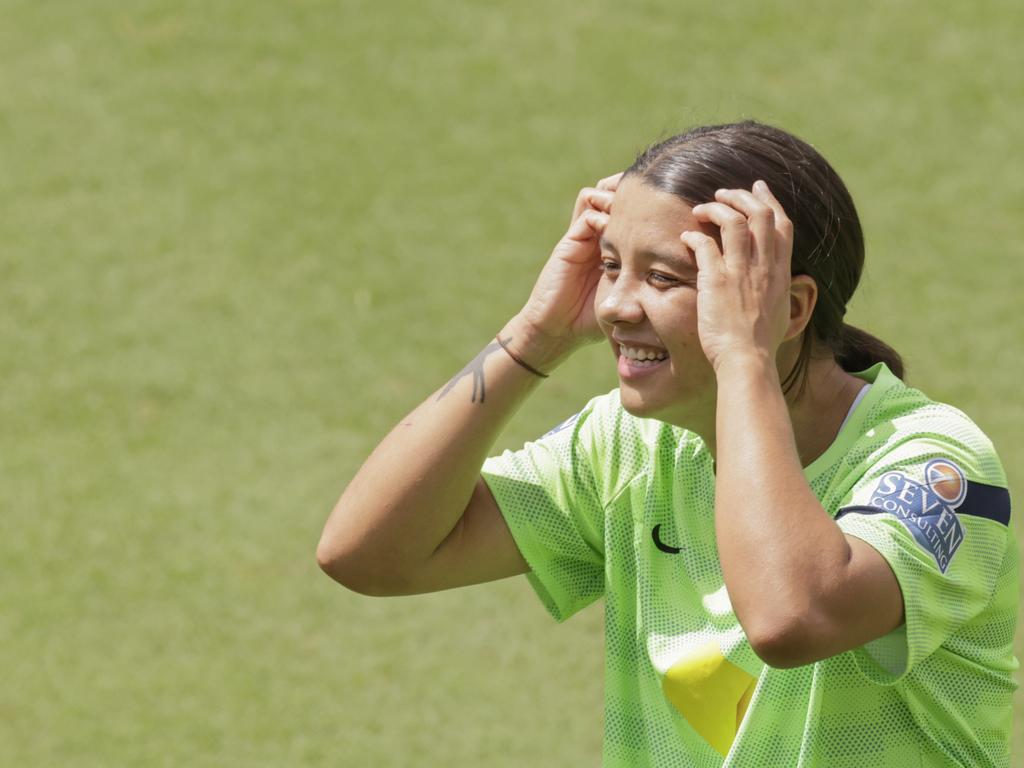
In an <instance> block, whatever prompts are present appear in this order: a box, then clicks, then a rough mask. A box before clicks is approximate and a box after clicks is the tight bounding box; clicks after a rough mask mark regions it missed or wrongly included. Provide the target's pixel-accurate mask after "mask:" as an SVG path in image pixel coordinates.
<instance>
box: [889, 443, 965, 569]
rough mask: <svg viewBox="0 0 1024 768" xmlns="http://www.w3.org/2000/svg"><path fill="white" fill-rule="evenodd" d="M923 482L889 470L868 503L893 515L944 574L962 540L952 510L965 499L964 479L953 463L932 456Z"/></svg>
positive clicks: (961, 529)
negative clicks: (929, 554) (928, 553)
mask: <svg viewBox="0 0 1024 768" xmlns="http://www.w3.org/2000/svg"><path fill="white" fill-rule="evenodd" d="M924 476H925V482H924V483H919V482H917V481H916V480H912V479H911V478H909V477H907V476H906V475H905V474H903V473H902V472H888V473H886V474H885V475H883V476H882V479H881V480H879V481H878V487H877V488H876V489H875V492H874V493H873V494H872V495H871V502H870V504H871V506H872V507H875V508H876V509H879V510H884V511H886V512H889V513H891V514H893V515H895V516H896V519H897V520H899V521H900V522H901V523H902V524H903V526H904V527H905V528H906V529H907V530H908V531H910V533H911V535H912V536H913V537H914V539H916V540H917V543H918V544H920V545H921V546H922V547H924V549H925V550H927V551H928V552H930V553H931V555H932V557H934V558H935V562H936V563H937V564H938V566H939V570H940V571H942V572H943V573H945V572H946V569H947V568H948V567H949V563H950V561H951V560H952V559H953V555H955V554H956V551H957V549H959V548H960V545H961V544H962V543H963V540H964V528H963V525H962V524H961V523H960V519H959V518H958V517H957V515H956V513H955V512H954V511H953V510H954V509H956V508H957V507H958V506H960V504H961V502H962V501H963V500H964V495H965V492H966V488H967V481H966V480H965V479H964V473H963V472H962V471H961V470H960V467H958V466H957V465H956V464H954V463H953V462H951V461H948V460H947V459H934V460H933V461H931V462H929V463H928V465H927V466H926V467H925V470H924Z"/></svg>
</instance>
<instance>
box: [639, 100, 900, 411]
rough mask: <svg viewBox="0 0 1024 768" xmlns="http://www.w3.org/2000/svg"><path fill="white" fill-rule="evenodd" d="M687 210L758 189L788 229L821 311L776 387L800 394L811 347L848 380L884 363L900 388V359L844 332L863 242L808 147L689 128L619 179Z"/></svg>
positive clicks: (731, 127) (734, 130)
mask: <svg viewBox="0 0 1024 768" xmlns="http://www.w3.org/2000/svg"><path fill="white" fill-rule="evenodd" d="M626 175H627V176H629V175H635V176H639V177H640V178H642V179H643V180H644V181H645V182H646V183H647V184H650V185H651V186H653V187H654V188H656V189H659V190H661V191H663V192H669V193H671V194H673V195H676V196H677V197H680V198H682V199H683V200H685V201H686V202H687V203H688V204H689V205H697V204H698V203H704V202H708V201H710V200H713V199H714V197H715V191H716V190H718V189H722V188H723V187H724V188H730V189H739V188H742V189H750V188H751V187H752V186H753V184H754V182H755V181H757V180H758V179H761V180H763V181H764V182H765V183H766V184H767V185H768V187H769V188H770V189H771V190H772V193H773V194H774V195H775V197H776V198H777V199H778V201H779V202H780V203H781V204H782V207H783V209H784V210H785V211H786V214H787V215H788V216H789V218H790V220H791V221H792V222H793V262H792V273H793V274H794V275H798V274H802V275H809V276H811V277H813V278H814V281H815V283H817V286H818V301H817V304H816V305H815V307H814V312H813V314H812V315H811V320H810V324H809V329H810V330H811V331H813V334H812V333H806V332H805V333H804V336H803V341H802V345H801V348H800V355H799V357H798V359H797V362H796V364H795V365H794V366H793V370H792V371H790V372H789V374H788V375H787V376H786V379H785V381H784V382H783V389H784V390H785V391H786V392H787V393H788V392H789V391H790V389H791V388H792V387H793V385H794V384H796V383H798V382H799V384H800V390H799V391H802V390H803V387H804V384H805V380H806V372H807V364H808V362H809V361H810V358H811V355H812V353H813V352H814V341H815V340H816V341H817V342H818V343H819V344H821V345H823V346H825V347H826V348H827V349H829V350H831V352H832V354H834V355H835V358H836V361H837V362H838V363H839V364H840V365H841V366H842V368H843V370H846V371H860V370H863V369H865V368H870V367H871V366H872V365H874V364H875V363H879V362H884V363H885V364H886V365H887V366H888V367H889V369H890V370H892V372H893V373H894V374H896V375H897V376H898V377H900V378H903V375H904V367H903V360H902V358H901V357H900V355H899V353H897V352H896V350H894V349H893V348H892V347H890V346H888V345H887V344H885V343H884V342H882V341H880V340H879V339H876V338H875V337H874V336H872V335H871V334H869V333H866V332H865V331H862V330H860V329H859V328H854V327H853V326H851V325H847V324H846V323H844V322H843V316H844V315H845V314H846V304H847V302H848V301H849V300H850V297H851V296H853V292H854V291H855V290H856V288H857V283H858V282H860V276H861V272H862V271H863V268H864V235H863V233H862V231H861V227H860V220H859V219H858V217H857V209H856V208H855V207H854V205H853V199H852V198H851V197H850V193H849V192H848V191H847V189H846V185H845V184H843V181H842V179H840V178H839V175H838V174H837V173H836V172H835V170H834V169H833V168H832V166H831V165H829V163H828V161H827V160H825V158H824V157H822V156H821V155H820V154H819V153H818V152H817V150H815V149H814V148H813V147H812V146H811V145H810V144H807V143H806V142H804V141H801V140H800V139H798V138H797V137H796V136H793V135H792V134H789V133H786V132H785V131H783V130H780V129H778V128H774V127H772V126H769V125H764V124H763V123H758V122H754V121H751V120H748V121H744V122H740V123H729V124H726V125H710V126H702V127H699V128H693V129H691V130H689V131H687V132H686V133H681V134H679V135H677V136H673V137H672V138H670V139H666V140H665V141H662V142H659V143H658V144H655V145H654V146H652V147H650V148H649V149H647V150H645V151H644V152H643V153H641V155H640V156H639V157H637V159H636V161H635V162H634V163H633V165H631V166H630V167H629V169H628V170H627V171H626Z"/></svg>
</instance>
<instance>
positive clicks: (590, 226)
mask: <svg viewBox="0 0 1024 768" xmlns="http://www.w3.org/2000/svg"><path fill="white" fill-rule="evenodd" d="M607 225H608V214H607V213H604V212H603V211H595V210H594V209H593V208H587V209H585V210H584V211H583V213H582V214H580V216H579V218H577V219H576V221H574V222H573V223H572V226H570V227H569V231H568V232H566V233H565V236H566V237H567V238H569V239H570V240H577V241H580V242H583V241H586V240H593V239H594V238H597V237H600V236H601V235H602V234H603V233H604V228H605V227H606V226H607Z"/></svg>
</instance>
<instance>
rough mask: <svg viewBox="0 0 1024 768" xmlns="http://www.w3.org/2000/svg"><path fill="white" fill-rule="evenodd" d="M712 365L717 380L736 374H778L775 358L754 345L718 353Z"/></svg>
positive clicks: (775, 376)
mask: <svg viewBox="0 0 1024 768" xmlns="http://www.w3.org/2000/svg"><path fill="white" fill-rule="evenodd" d="M712 367H713V368H714V370H715V376H716V377H717V378H718V380H719V381H721V380H722V379H723V378H731V377H736V376H743V377H748V376H769V377H774V378H776V379H777V378H778V375H779V371H778V368H777V367H776V365H775V358H774V357H773V356H772V355H771V354H770V353H769V352H768V351H767V350H764V349H757V348H754V347H752V348H750V349H737V350H733V351H731V352H729V353H727V354H723V355H719V356H718V357H716V358H715V361H714V363H713V364H712Z"/></svg>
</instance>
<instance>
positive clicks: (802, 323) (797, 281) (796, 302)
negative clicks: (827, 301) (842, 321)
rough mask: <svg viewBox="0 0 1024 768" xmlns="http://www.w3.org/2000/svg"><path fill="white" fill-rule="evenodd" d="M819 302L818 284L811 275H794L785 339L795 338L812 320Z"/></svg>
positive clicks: (790, 287)
mask: <svg viewBox="0 0 1024 768" xmlns="http://www.w3.org/2000/svg"><path fill="white" fill-rule="evenodd" d="M817 303H818V284H817V283H816V282H814V278H813V277H811V276H810V275H793V279H792V281H791V282H790V284H789V325H788V326H787V328H786V335H785V337H784V341H789V340H790V339H795V338H796V337H797V336H799V335H800V334H801V333H803V331H804V328H806V327H807V325H808V324H809V323H810V322H811V315H812V314H814V306H815V305H816V304H817Z"/></svg>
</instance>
